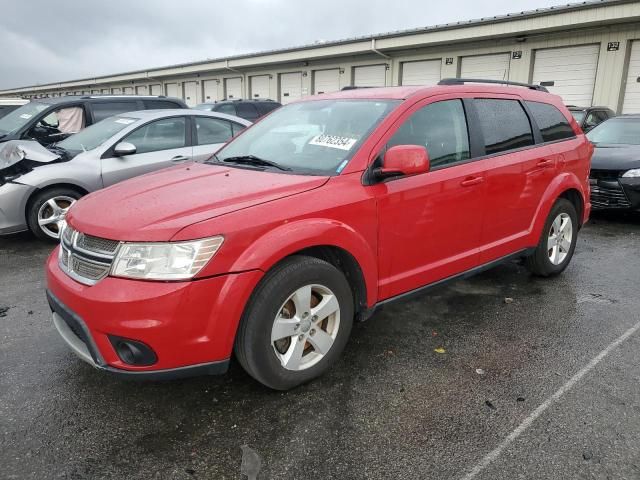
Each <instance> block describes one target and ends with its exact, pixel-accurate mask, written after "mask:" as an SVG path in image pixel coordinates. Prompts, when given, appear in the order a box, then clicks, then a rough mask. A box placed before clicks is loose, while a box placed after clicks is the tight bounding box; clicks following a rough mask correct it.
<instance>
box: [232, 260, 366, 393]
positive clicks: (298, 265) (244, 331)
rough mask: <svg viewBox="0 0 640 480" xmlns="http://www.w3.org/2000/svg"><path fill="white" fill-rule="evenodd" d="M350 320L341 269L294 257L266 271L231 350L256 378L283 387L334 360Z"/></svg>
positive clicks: (310, 376) (309, 376) (320, 370)
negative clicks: (233, 349) (233, 348)
mask: <svg viewBox="0 0 640 480" xmlns="http://www.w3.org/2000/svg"><path fill="white" fill-rule="evenodd" d="M352 323H353V295H352V293H351V288H350V287H349V283H348V282H347V279H346V278H345V276H344V274H343V273H342V272H341V271H340V270H338V269H337V268H336V267H334V266H333V265H331V264H330V263H327V262H325V261H323V260H320V259H317V258H313V257H303V256H294V257H291V258H288V259H287V260H285V261H283V262H282V263H281V264H279V265H278V266H276V267H275V268H274V269H273V270H272V271H270V272H269V273H268V274H267V275H266V276H265V278H264V279H263V281H262V282H261V283H260V285H259V286H258V288H257V289H256V291H255V292H254V294H253V296H252V298H251V300H250V302H249V304H248V306H247V308H246V310H245V313H244V315H243V318H242V321H241V324H240V327H239V329H238V335H237V337H236V344H235V353H236V356H237V358H238V360H239V362H240V363H241V364H242V366H243V367H244V369H245V370H246V371H247V372H248V373H249V374H250V375H251V376H252V377H253V378H255V379H256V380H258V381H259V382H260V383H262V384H264V385H266V386H268V387H270V388H273V389H276V390H288V389H290V388H293V387H295V386H297V385H300V384H302V383H305V382H307V381H309V380H311V379H313V378H316V377H318V376H319V375H321V374H323V373H324V372H325V371H326V370H328V369H329V367H331V365H333V364H334V363H335V362H336V360H337V359H338V358H339V356H340V354H341V353H342V351H343V350H344V347H345V345H346V343H347V340H348V339H349V335H350V333H351V326H352Z"/></svg>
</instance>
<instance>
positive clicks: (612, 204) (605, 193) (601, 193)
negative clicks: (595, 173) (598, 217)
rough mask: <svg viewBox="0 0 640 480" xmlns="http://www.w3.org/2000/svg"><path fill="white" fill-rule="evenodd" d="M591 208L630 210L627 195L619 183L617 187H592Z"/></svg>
mask: <svg viewBox="0 0 640 480" xmlns="http://www.w3.org/2000/svg"><path fill="white" fill-rule="evenodd" d="M591 206H592V207H593V208H594V209H598V208H630V207H631V204H630V203H629V200H628V199H627V195H626V194H625V193H624V190H623V189H622V187H621V186H620V184H619V183H618V184H617V186H615V185H611V186H606V187H604V186H601V185H591Z"/></svg>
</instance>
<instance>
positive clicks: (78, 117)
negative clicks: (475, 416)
mask: <svg viewBox="0 0 640 480" xmlns="http://www.w3.org/2000/svg"><path fill="white" fill-rule="evenodd" d="M163 108H188V107H187V105H186V104H185V103H184V102H183V101H182V100H179V99H177V98H168V97H164V96H138V95H82V96H80V95H78V96H75V95H68V96H65V97H54V98H39V99H37V100H32V101H31V102H29V103H27V104H26V105H23V106H21V107H20V108H17V109H15V110H14V111H12V112H11V113H9V114H8V115H6V116H4V117H2V118H0V142H6V141H8V140H37V141H38V142H40V143H41V144H42V145H45V146H46V145H50V144H52V143H55V142H59V141H60V140H63V139H65V138H67V137H68V136H70V135H73V134H74V133H78V132H79V131H80V130H82V129H83V128H85V127H88V126H89V125H92V124H94V123H96V122H99V121H100V120H104V119H105V118H107V117H111V116H112V115H117V114H120V113H126V112H132V111H136V110H154V109H163Z"/></svg>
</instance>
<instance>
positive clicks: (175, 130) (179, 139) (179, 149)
mask: <svg viewBox="0 0 640 480" xmlns="http://www.w3.org/2000/svg"><path fill="white" fill-rule="evenodd" d="M189 133H190V128H188V123H187V119H186V118H185V117H170V118H163V119H161V120H154V121H152V122H150V123H147V124H146V125H143V126H142V127H140V128H138V129H137V130H134V131H133V132H131V133H130V134H129V135H127V136H126V137H124V138H122V139H120V140H119V142H127V143H131V144H132V145H134V146H135V147H136V153H135V154H132V155H124V156H120V157H118V156H114V155H113V153H112V152H113V148H112V149H110V150H109V151H108V152H110V153H108V154H107V155H108V156H107V158H103V159H102V160H101V162H102V182H103V185H104V186H105V187H108V186H109V185H113V184H114V183H117V182H120V181H122V180H126V179H128V178H131V177H135V176H138V175H142V174H144V173H149V172H152V171H154V170H159V169H161V168H165V167H169V166H171V165H175V164H178V163H183V162H186V161H188V160H191V158H192V153H193V152H192V150H193V149H192V147H191V141H190V139H189ZM119 142H118V143H119ZM114 147H115V145H114Z"/></svg>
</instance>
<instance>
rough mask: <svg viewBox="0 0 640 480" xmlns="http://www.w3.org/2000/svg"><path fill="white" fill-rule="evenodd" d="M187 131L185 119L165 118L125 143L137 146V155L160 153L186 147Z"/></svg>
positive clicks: (138, 132)
mask: <svg viewBox="0 0 640 480" xmlns="http://www.w3.org/2000/svg"><path fill="white" fill-rule="evenodd" d="M185 131H186V121H185V118H184V117H174V118H163V119H162V120H156V121H155V122H151V123H148V124H146V125H145V126H143V127H140V128H139V129H138V130H136V131H134V132H133V133H131V134H130V135H129V136H128V137H126V138H125V139H124V140H123V141H124V142H129V143H132V144H133V145H135V146H136V153H148V152H158V151H160V150H170V149H172V148H182V147H184V146H185V145H186V141H185Z"/></svg>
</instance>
